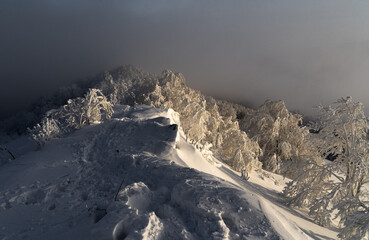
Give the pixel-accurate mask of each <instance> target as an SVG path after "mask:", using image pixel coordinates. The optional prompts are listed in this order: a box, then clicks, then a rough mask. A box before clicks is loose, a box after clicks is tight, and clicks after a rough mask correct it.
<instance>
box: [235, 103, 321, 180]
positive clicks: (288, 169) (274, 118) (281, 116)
mask: <svg viewBox="0 0 369 240" xmlns="http://www.w3.org/2000/svg"><path fill="white" fill-rule="evenodd" d="M237 115H238V121H239V123H240V128H241V129H242V130H244V131H246V132H247V134H248V135H249V136H250V137H251V138H252V139H255V140H256V141H257V142H258V143H259V145H260V147H261V148H262V149H263V156H262V157H261V158H260V160H261V161H262V163H263V168H264V169H266V170H268V171H272V172H278V173H282V174H283V175H286V176H289V177H293V176H294V174H295V173H296V168H298V167H299V162H300V161H305V160H309V159H314V160H315V161H319V158H318V157H317V154H315V153H314V151H312V147H311V144H310V142H309V131H308V130H307V129H306V128H305V127H303V126H302V117H301V115H298V114H293V113H290V112H289V111H288V110H287V108H286V106H285V103H284V102H283V101H276V102H273V101H271V100H267V101H265V103H264V104H263V105H262V106H260V107H259V108H258V109H256V110H255V111H250V110H248V109H247V110H246V111H245V110H241V111H240V112H238V113H237Z"/></svg>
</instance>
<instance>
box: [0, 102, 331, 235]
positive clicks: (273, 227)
mask: <svg viewBox="0 0 369 240" xmlns="http://www.w3.org/2000/svg"><path fill="white" fill-rule="evenodd" d="M178 119H179V118H178V116H177V114H176V113H175V112H174V111H172V110H165V109H156V108H151V107H147V106H136V107H128V106H117V107H116V108H115V114H114V115H113V118H112V119H111V120H108V121H105V122H104V123H101V124H96V125H92V126H88V127H85V128H84V129H82V130H79V131H77V132H75V133H74V134H72V135H71V136H69V137H66V138H63V139H54V140H52V141H50V142H49V143H47V144H46V145H45V146H44V147H43V148H41V149H40V150H38V151H30V152H28V153H26V152H24V151H23V152H22V154H23V155H22V156H21V157H19V158H17V159H16V160H15V161H12V162H10V163H7V164H5V165H3V166H1V167H0V205H1V208H0V239H41V240H42V239H115V240H117V239H119V240H121V239H281V238H282V239H311V238H313V239H319V238H320V237H321V238H322V239H329V238H335V237H336V233H335V232H332V231H329V230H328V229H324V228H320V227H318V226H316V225H315V224H313V223H311V222H310V221H309V220H308V219H304V218H303V217H301V216H298V214H297V213H296V212H293V211H292V210H289V209H287V208H285V207H284V206H283V205H282V204H280V203H278V193H277V192H278V191H280V190H281V189H282V188H283V179H280V178H278V177H279V176H275V175H271V174H269V175H267V173H264V172H259V173H253V174H252V175H251V176H250V180H249V181H244V180H242V179H241V178H240V177H239V175H238V174H237V173H236V172H234V171H232V170H231V169H229V168H228V167H227V166H225V165H223V164H222V163H221V162H219V161H218V160H217V159H215V158H214V157H213V156H212V154H211V152H209V151H208V150H206V149H203V150H202V152H200V151H199V150H198V149H196V148H195V147H194V146H192V145H191V144H189V143H187V142H186V141H185V137H184V135H183V133H182V132H181V130H180V128H179V127H178V125H177V124H179V120H178ZM19 149H21V148H19ZM261 178H264V180H263V179H261ZM266 186H267V187H266Z"/></svg>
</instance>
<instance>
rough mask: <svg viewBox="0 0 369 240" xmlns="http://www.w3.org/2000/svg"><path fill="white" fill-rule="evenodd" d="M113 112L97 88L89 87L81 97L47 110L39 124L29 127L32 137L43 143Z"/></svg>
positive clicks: (106, 117) (40, 143)
mask: <svg viewBox="0 0 369 240" xmlns="http://www.w3.org/2000/svg"><path fill="white" fill-rule="evenodd" d="M112 113H113V104H111V103H110V102H109V101H108V100H107V98H106V97H105V96H104V94H103V93H102V92H101V90H99V89H94V88H93V89H90V90H89V91H88V93H86V94H85V96H84V97H83V98H81V97H78V98H75V99H69V100H68V103H67V104H66V105H64V106H62V107H60V108H59V109H53V110H50V111H49V112H47V114H46V116H45V117H44V118H43V119H42V120H41V122H40V123H39V124H37V125H36V126H34V127H33V128H32V129H29V132H30V134H31V136H32V138H33V139H34V140H35V141H36V142H37V143H38V144H39V145H43V144H44V143H45V142H46V141H48V140H50V139H51V138H55V137H59V136H62V135H64V134H65V133H69V132H71V131H74V130H76V129H80V128H82V127H83V126H85V125H89V124H92V123H95V122H99V121H101V120H102V119H104V118H105V119H109V118H110V117H111V115H112Z"/></svg>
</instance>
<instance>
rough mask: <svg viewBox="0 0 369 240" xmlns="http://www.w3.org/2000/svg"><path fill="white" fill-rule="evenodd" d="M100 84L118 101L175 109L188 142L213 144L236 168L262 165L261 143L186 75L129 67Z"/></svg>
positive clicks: (109, 75) (106, 75) (110, 96)
mask: <svg viewBox="0 0 369 240" xmlns="http://www.w3.org/2000/svg"><path fill="white" fill-rule="evenodd" d="M98 87H99V88H101V89H102V91H103V92H104V94H105V95H106V96H108V98H109V100H110V101H113V102H116V103H120V104H130V105H133V104H147V105H152V106H156V107H165V108H172V109H174V110H175V111H176V112H178V113H179V114H180V121H181V126H182V129H183V131H184V133H185V134H186V137H187V140H188V141H190V142H192V143H194V144H195V145H197V146H205V145H206V146H211V147H210V148H211V150H212V151H213V152H215V153H216V154H217V155H218V156H220V157H221V158H222V159H223V160H224V161H226V162H227V163H228V164H229V165H231V166H232V167H233V168H234V169H236V170H241V169H243V168H245V169H247V170H248V171H249V170H251V168H259V167H260V166H261V164H260V162H259V161H258V157H259V156H260V155H261V154H262V151H261V149H260V148H259V146H258V144H257V142H255V141H252V140H250V139H249V138H248V136H247V134H246V133H245V132H243V131H241V130H240V128H239V125H238V122H237V121H236V120H235V119H232V118H231V117H229V116H222V115H221V113H220V112H219V109H218V105H217V102H216V100H214V99H213V98H211V97H207V96H205V95H203V94H201V93H200V92H199V91H196V90H193V89H191V88H189V87H187V86H186V85H185V79H184V77H183V75H182V74H179V73H178V74H175V73H173V72H171V71H168V70H167V71H164V72H163V73H162V74H161V75H159V76H155V75H153V74H148V73H144V72H143V71H141V70H138V69H136V68H132V67H130V66H128V67H122V68H119V69H117V70H115V71H112V72H110V73H106V74H105V76H104V80H103V81H102V83H100V85H99V86H98Z"/></svg>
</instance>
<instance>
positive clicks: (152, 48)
mask: <svg viewBox="0 0 369 240" xmlns="http://www.w3.org/2000/svg"><path fill="white" fill-rule="evenodd" d="M368 12H369V3H368V2H366V1H359V0H352V1H343V0H326V1H318V0H300V1H296V0H279V1H272V0H263V1H257V0H243V1H241V0H240V1H237V0H234V1H202V0H200V1H199V0H197V1H191V0H178V1H170V0H158V1H149V0H135V1H133V0H132V1H122V0H107V1H99V0H77V1H72V0H64V1H56V0H55V1H54V0H49V1H39V0H34V1H26V0H23V1H22V0H5V1H1V2H0V32H1V37H0V112H1V113H0V118H4V117H7V116H10V115H11V114H14V113H15V112H16V111H19V110H22V109H24V108H25V107H26V106H27V105H28V104H29V102H31V101H33V100H35V99H36V98H37V97H40V96H44V95H48V94H50V93H52V92H53V91H55V90H56V89H57V88H58V87H60V86H63V85H68V84H70V83H71V82H72V81H74V80H76V79H81V78H87V77H90V76H94V75H95V74H97V73H99V72H101V71H105V70H111V69H114V68H115V67H118V66H120V65H126V64H132V65H135V66H138V67H141V68H143V69H144V70H147V71H150V72H154V73H160V72H161V71H162V70H164V69H171V70H174V71H177V72H182V73H183V74H184V76H185V77H186V79H187V83H188V85H189V86H190V87H193V88H195V89H198V90H200V91H202V92H204V93H206V94H210V95H214V96H217V97H221V98H226V99H230V100H233V101H237V102H244V103H248V104H251V105H253V106H258V105H260V104H262V103H263V102H264V101H265V100H266V99H272V100H284V101H285V102H286V105H287V107H288V108H289V109H290V110H299V111H301V112H302V113H304V114H308V115H309V114H311V113H312V107H314V106H316V105H318V104H328V103H331V102H333V101H335V100H336V99H338V98H340V97H345V96H353V97H354V99H355V100H358V101H361V102H363V103H364V105H365V106H367V107H369V95H368V94H367V90H368V83H369V81H368V76H369V28H368V26H369V14H368ZM367 109H368V108H367Z"/></svg>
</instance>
